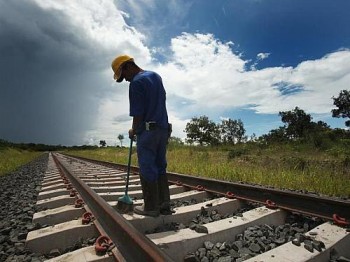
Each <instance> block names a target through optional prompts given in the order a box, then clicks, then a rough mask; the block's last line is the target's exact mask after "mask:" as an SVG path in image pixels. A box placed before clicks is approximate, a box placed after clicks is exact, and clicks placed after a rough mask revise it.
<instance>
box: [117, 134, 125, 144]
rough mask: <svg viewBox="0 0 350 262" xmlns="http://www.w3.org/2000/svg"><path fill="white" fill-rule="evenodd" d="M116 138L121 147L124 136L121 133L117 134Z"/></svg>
mask: <svg viewBox="0 0 350 262" xmlns="http://www.w3.org/2000/svg"><path fill="white" fill-rule="evenodd" d="M118 139H119V141H120V146H121V147H122V146H123V140H124V136H123V135H122V134H119V135H118Z"/></svg>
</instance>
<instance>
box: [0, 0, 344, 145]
mask: <svg viewBox="0 0 350 262" xmlns="http://www.w3.org/2000/svg"><path fill="white" fill-rule="evenodd" d="M348 10H350V1H347V0H335V1H324V0H322V1H315V0H309V1H302V0H279V1H277V0H274V1H272V0H234V1H233V0H232V1H231V0H216V1H209V0H202V1H198V0H197V1H191V0H178V1H175V0H170V1H161V0H138V1H136V0H128V1H113V0H101V1H93V0H85V1H68V0H62V1H54V0H45V1H44V0H30V1H25V2H23V1H22V0H13V1H2V2H0V37H1V39H2V40H1V42H0V58H1V59H0V80H1V86H0V122H1V123H2V125H1V126H0V138H3V139H7V140H10V141H14V142H34V143H47V144H64V145H77V144H98V141H99V140H102V139H103V140H106V141H107V144H109V145H114V144H116V143H118V141H117V136H118V134H124V135H125V137H126V134H127V130H128V129H129V128H130V125H131V118H130V117H129V115H128V110H129V105H128V83H122V84H120V85H117V84H116V83H114V81H113V77H112V76H113V74H112V71H111V69H110V64H111V61H112V60H113V59H114V57H115V56H117V55H119V54H129V55H131V56H133V57H134V58H135V61H136V63H137V64H138V65H139V66H140V67H142V68H143V69H148V70H154V71H157V72H158V73H159V74H160V75H161V76H162V78H163V81H164V84H165V88H166V91H167V106H168V111H169V118H170V121H171V122H172V123H173V126H174V134H173V135H175V136H177V137H181V138H184V137H185V136H186V135H185V133H184V132H183V130H184V128H185V125H186V123H187V122H189V121H190V119H191V118H192V117H194V116H201V115H207V116H209V118H210V119H211V120H213V121H215V122H218V123H219V122H221V120H222V119H224V118H231V119H241V120H242V121H243V123H244V126H245V128H246V130H247V135H248V136H250V135H252V134H253V133H255V134H256V135H258V136H259V135H262V134H266V133H268V131H270V130H271V129H274V128H278V127H279V126H282V125H283V123H282V122H281V121H280V117H279V116H278V112H279V111H286V110H292V109H294V108H295V107H296V106H298V107H299V108H301V109H303V110H304V111H305V112H306V113H308V114H311V116H312V117H313V120H314V121H319V120H322V121H324V122H326V123H328V124H329V125H331V126H332V127H341V128H343V127H345V125H344V120H343V119H334V118H332V117H331V113H330V111H331V109H332V108H334V106H333V100H332V96H337V95H338V94H339V92H340V91H341V90H343V89H347V90H348V89H349V84H348V83H350V26H349V25H350V16H349V15H348Z"/></svg>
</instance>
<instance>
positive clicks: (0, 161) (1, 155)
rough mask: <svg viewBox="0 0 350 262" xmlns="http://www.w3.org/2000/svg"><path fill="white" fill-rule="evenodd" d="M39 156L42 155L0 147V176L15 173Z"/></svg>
mask: <svg viewBox="0 0 350 262" xmlns="http://www.w3.org/2000/svg"><path fill="white" fill-rule="evenodd" d="M41 154H43V153H42V152H32V151H27V150H20V149H13V148H1V147H0V176H2V175H5V174H7V173H10V172H12V171H15V170H16V169H17V168H18V167H20V166H21V165H24V164H26V163H28V162H30V161H32V160H34V159H35V158H37V157H38V156H39V155H41Z"/></svg>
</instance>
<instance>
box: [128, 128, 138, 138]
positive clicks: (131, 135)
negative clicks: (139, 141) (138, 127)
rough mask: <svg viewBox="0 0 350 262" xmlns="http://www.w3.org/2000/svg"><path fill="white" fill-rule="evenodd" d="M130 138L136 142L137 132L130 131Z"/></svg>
mask: <svg viewBox="0 0 350 262" xmlns="http://www.w3.org/2000/svg"><path fill="white" fill-rule="evenodd" d="M129 138H130V139H132V140H134V141H136V134H135V131H134V129H132V128H131V129H129Z"/></svg>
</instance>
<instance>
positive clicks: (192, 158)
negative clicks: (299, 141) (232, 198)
mask: <svg viewBox="0 0 350 262" xmlns="http://www.w3.org/2000/svg"><path fill="white" fill-rule="evenodd" d="M68 153H69V154H73V155H79V156H84V157H88V158H93V159H97V160H103V161H109V162H114V163H121V164H126V163H127V156H128V149H127V148H114V147H108V148H98V149H95V150H77V151H69V152H68ZM167 158H168V171H170V172H178V173H183V174H191V175H194V176H201V177H209V178H214V179H220V180H227V181H232V182H237V181H244V182H248V183H254V184H261V185H267V186H273V187H276V188H281V189H283V188H288V189H297V190H307V191H312V192H317V193H321V194H324V195H329V196H343V197H349V196H350V183H348V182H346V183H344V181H350V157H349V156H348V149H347V147H335V148H330V149H329V150H326V151H321V150H315V149H314V148H308V147H303V146H301V145H297V146H296V145H283V146H280V145H278V146H269V147H257V146H256V145H254V146H251V145H249V144H245V145H242V146H234V147H223V146H221V147H217V148H213V147H195V146H181V145H170V146H169V149H168V155H167ZM132 165H137V156H136V150H135V149H134V150H133V155H132Z"/></svg>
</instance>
